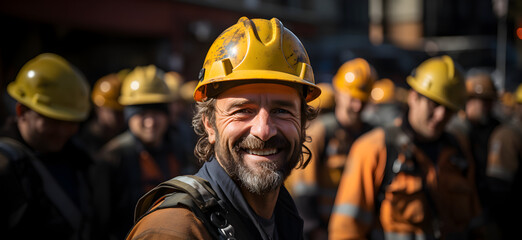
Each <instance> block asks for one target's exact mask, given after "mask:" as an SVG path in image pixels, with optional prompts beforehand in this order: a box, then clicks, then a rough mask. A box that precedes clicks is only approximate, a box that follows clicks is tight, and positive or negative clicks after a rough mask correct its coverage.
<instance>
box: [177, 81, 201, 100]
mask: <svg viewBox="0 0 522 240" xmlns="http://www.w3.org/2000/svg"><path fill="white" fill-rule="evenodd" d="M197 85H198V81H196V80H191V81H187V82H185V83H183V84H182V85H181V88H180V89H179V94H180V95H181V98H182V99H183V100H185V101H186V102H194V97H193V96H192V94H193V93H194V89H196V86H197Z"/></svg>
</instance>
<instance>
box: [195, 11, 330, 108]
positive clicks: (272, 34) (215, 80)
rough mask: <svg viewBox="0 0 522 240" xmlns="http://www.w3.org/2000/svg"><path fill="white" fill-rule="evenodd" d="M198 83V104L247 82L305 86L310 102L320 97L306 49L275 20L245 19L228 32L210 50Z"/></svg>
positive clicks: (306, 96) (196, 96)
mask: <svg viewBox="0 0 522 240" xmlns="http://www.w3.org/2000/svg"><path fill="white" fill-rule="evenodd" d="M199 80H200V81H199V83H198V85H197V87H196V89H195V91H194V100H196V101H206V100H207V98H209V97H214V96H216V95H217V94H219V93H221V92H223V91H224V90H226V89H227V88H228V87H230V86H234V85H237V84H244V83H245V82H247V83H255V82H275V83H281V84H290V85H293V84H298V85H301V86H304V90H305V91H306V92H305V93H304V95H305V99H306V101H307V102H309V101H312V100H313V99H315V98H316V97H318V96H319V94H321V90H320V89H319V88H318V87H316V85H315V82H314V74H313V72H312V67H311V66H310V60H309V58H308V54H307V53H306V50H305V48H304V47H303V45H302V44H301V42H300V41H299V39H298V38H297V37H296V36H295V35H294V34H293V33H292V32H291V31H290V30H288V29H287V28H285V27H284V26H283V24H282V23H281V22H280V21H279V20H278V19H276V18H272V19H271V20H266V19H252V20H250V19H248V18H246V17H242V18H240V19H239V21H238V22H237V23H236V24H235V25H233V26H231V27H229V28H228V29H227V30H225V31H224V32H223V33H222V34H221V35H220V36H219V37H218V38H217V39H216V40H215V41H214V43H213V44H212V46H211V47H210V49H209V51H208V53H207V57H206V58H205V62H204V64H203V68H202V69H201V72H200V76H199ZM230 81H233V84H230V83H231V82H230ZM225 83H229V84H225Z"/></svg>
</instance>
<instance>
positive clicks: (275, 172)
mask: <svg viewBox="0 0 522 240" xmlns="http://www.w3.org/2000/svg"><path fill="white" fill-rule="evenodd" d="M319 94H320V90H319V88H317V87H316V85H315V83H314V78H313V73H312V68H311V66H310V62H309V58H308V55H307V53H306V51H305V49H304V47H303V45H302V44H301V42H300V41H299V39H298V38H297V37H296V36H295V35H294V34H293V33H292V32H290V31H289V30H288V29H286V28H285V27H283V25H282V24H281V22H280V21H279V20H277V19H275V18H273V19H271V20H265V19H251V20H250V19H248V18H246V17H242V18H241V19H239V21H238V22H237V24H235V25H233V26H232V27H230V28H228V29H227V30H225V32H223V33H222V34H221V35H220V36H219V37H218V39H216V41H215V42H214V44H213V45H212V46H211V48H210V50H209V52H208V54H207V57H206V59H205V63H204V65H203V69H202V70H201V72H200V82H199V84H198V86H197V87H196V90H195V92H194V99H195V100H196V101H197V102H198V104H197V112H196V114H195V116H194V119H193V126H194V130H195V131H196V133H197V134H198V135H199V137H200V139H199V141H198V144H197V146H196V149H195V153H196V156H197V157H198V158H199V159H200V161H201V162H202V163H204V164H203V166H202V167H201V169H200V170H199V172H198V173H197V174H196V175H195V176H182V177H178V178H174V179H172V180H170V181H168V182H166V183H164V184H162V185H160V186H158V187H157V188H156V189H154V190H152V191H151V192H149V193H148V194H146V195H145V196H144V197H142V199H141V200H140V202H139V203H138V206H137V208H136V218H137V220H138V222H137V223H136V224H135V226H134V228H133V229H132V230H131V232H130V233H129V235H128V237H127V239H159V238H161V239H302V238H303V221H302V219H301V218H300V217H299V214H298V212H297V210H296V207H295V204H294V202H293V200H292V198H291V197H290V195H289V193H288V191H287V190H286V189H285V188H284V186H283V182H284V180H285V178H286V177H287V176H288V175H289V174H290V173H291V171H292V169H294V168H296V167H304V166H306V164H307V162H308V159H309V157H308V156H309V155H306V154H303V143H304V142H305V140H306V139H307V137H306V133H305V127H306V124H307V122H308V121H309V120H311V119H313V118H314V117H315V116H316V112H315V111H314V110H313V108H311V107H309V106H308V105H307V102H309V101H312V100H313V99H315V98H316V97H317V96H319ZM305 149H306V148H305ZM305 152H306V153H309V151H305Z"/></svg>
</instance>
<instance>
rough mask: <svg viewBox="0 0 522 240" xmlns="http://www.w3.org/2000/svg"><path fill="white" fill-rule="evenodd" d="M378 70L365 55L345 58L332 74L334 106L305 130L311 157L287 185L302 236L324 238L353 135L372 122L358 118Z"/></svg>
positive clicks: (362, 132)
mask: <svg viewBox="0 0 522 240" xmlns="http://www.w3.org/2000/svg"><path fill="white" fill-rule="evenodd" d="M376 78H377V74H376V71H375V70H374V69H373V67H372V66H371V65H370V64H369V63H368V62H367V61H366V60H364V59H362V58H356V59H353V60H350V61H347V62H345V63H344V64H343V65H342V66H341V67H340V68H339V70H338V71H337V74H336V75H335V76H334V78H333V87H334V90H335V110H334V111H333V112H331V113H328V114H325V115H321V116H319V117H318V118H317V119H316V120H315V121H314V122H312V123H311V124H310V128H309V129H308V130H307V134H308V135H310V137H311V138H312V141H311V142H310V143H306V146H307V147H308V148H309V149H310V151H311V153H312V159H311V161H310V164H309V165H308V167H307V168H306V169H302V170H296V171H295V172H294V174H293V175H292V176H290V178H289V179H288V182H289V183H288V185H287V186H288V187H289V188H290V189H291V190H290V191H291V193H292V197H294V200H295V202H296V205H297V208H298V210H299V213H300V214H301V217H303V220H304V231H305V237H306V238H308V239H325V238H326V236H327V234H326V233H327V231H328V220H329V218H330V213H331V211H332V207H333V204H334V200H335V194H336V192H337V187H338V185H339V181H340V178H341V174H342V171H343V169H344V164H345V161H346V156H347V155H348V152H349V151H350V147H351V145H352V143H353V141H354V140H355V139H357V138H358V137H359V136H361V135H362V134H364V133H366V132H367V131H369V130H370V129H372V126H371V125H369V124H368V123H366V122H363V121H362V119H361V112H362V111H363V109H364V107H365V105H366V103H367V102H368V99H369V96H370V91H371V89H372V84H373V82H374V81H375V80H376Z"/></svg>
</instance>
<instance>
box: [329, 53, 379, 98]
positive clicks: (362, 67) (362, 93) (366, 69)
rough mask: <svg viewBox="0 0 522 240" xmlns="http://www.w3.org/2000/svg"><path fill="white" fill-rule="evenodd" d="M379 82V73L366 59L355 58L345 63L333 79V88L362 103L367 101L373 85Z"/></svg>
mask: <svg viewBox="0 0 522 240" xmlns="http://www.w3.org/2000/svg"><path fill="white" fill-rule="evenodd" d="M376 80H377V72H376V71H375V69H374V68H373V67H372V66H371V65H370V64H369V63H368V62H367V61H366V60H364V59H362V58H355V59H352V60H350V61H347V62H345V63H344V64H343V65H341V67H340V68H339V70H337V74H335V76H334V78H333V86H334V87H335V89H336V90H337V91H342V92H346V93H348V94H350V96H352V97H354V98H357V99H359V100H361V101H367V100H368V97H369V96H370V92H371V90H372V86H373V83H374V82H375V81H376Z"/></svg>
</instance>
